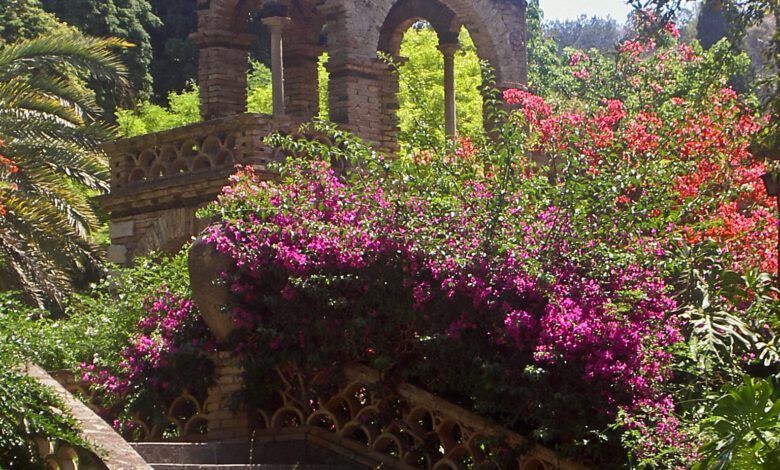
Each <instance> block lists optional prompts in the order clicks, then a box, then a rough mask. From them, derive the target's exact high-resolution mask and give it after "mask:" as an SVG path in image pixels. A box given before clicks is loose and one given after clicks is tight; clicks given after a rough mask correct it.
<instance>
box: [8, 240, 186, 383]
mask: <svg viewBox="0 0 780 470" xmlns="http://www.w3.org/2000/svg"><path fill="white" fill-rule="evenodd" d="M163 287H165V288H167V289H168V290H170V291H171V292H173V293H177V294H180V295H182V296H188V295H189V277H188V272H187V256H186V251H182V252H181V253H179V254H177V255H176V256H170V257H168V256H164V257H159V258H158V257H149V258H137V259H136V260H135V265H134V266H133V267H131V268H122V269H114V270H112V271H111V273H110V274H109V275H108V276H107V277H106V278H105V279H104V280H103V281H101V282H100V283H98V284H95V285H92V286H91V287H90V289H89V291H88V292H86V293H83V294H75V295H73V296H72V297H71V298H70V299H69V301H68V303H67V305H66V308H65V315H64V316H60V317H58V318H57V317H53V316H52V315H51V314H50V313H48V312H46V311H44V310H38V309H31V308H29V307H26V306H24V304H22V303H21V302H20V301H19V299H18V297H17V296H14V295H8V294H6V295H3V296H0V345H1V347H2V349H4V350H11V351H16V352H17V355H18V356H20V357H22V358H23V359H24V360H26V361H31V362H35V363H36V364H39V365H41V366H42V367H44V368H45V369H47V370H57V369H75V368H77V367H78V366H79V364H81V363H83V362H87V363H95V364H99V365H106V366H108V365H116V364H117V363H119V361H120V360H121V359H120V354H121V352H122V350H123V349H124V348H125V346H126V345H127V341H128V338H129V337H131V336H132V335H133V334H134V332H135V328H136V324H137V323H138V320H139V319H140V318H141V316H142V315H143V305H144V302H145V301H146V299H147V298H148V297H150V296H151V295H153V294H154V293H155V292H156V291H157V290H159V289H160V288H163Z"/></svg>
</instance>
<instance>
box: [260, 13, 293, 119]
mask: <svg viewBox="0 0 780 470" xmlns="http://www.w3.org/2000/svg"><path fill="white" fill-rule="evenodd" d="M289 22H290V18H287V17H284V16H271V17H268V18H263V24H264V25H266V26H268V29H269V30H270V31H271V78H272V85H273V106H274V117H281V116H284V57H283V55H284V52H283V50H282V43H283V39H282V31H284V27H285V26H286V25H287V24H288V23H289Z"/></svg>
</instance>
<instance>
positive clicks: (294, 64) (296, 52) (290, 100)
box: [284, 44, 322, 122]
mask: <svg viewBox="0 0 780 470" xmlns="http://www.w3.org/2000/svg"><path fill="white" fill-rule="evenodd" d="M321 53H322V48H321V47H318V46H316V45H307V44H300V45H294V46H290V47H287V48H286V49H285V54H284V92H285V95H286V99H287V115H288V116H289V117H290V118H292V119H294V120H295V121H298V122H307V121H311V120H312V118H314V117H315V116H317V114H318V113H319V107H320V105H319V88H318V84H319V82H318V76H317V61H318V60H319V56H320V54H321Z"/></svg>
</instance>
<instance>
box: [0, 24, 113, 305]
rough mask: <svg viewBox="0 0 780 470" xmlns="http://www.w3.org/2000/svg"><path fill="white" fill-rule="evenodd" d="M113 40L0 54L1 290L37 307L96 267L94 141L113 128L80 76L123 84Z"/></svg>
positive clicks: (104, 170) (100, 166)
mask: <svg viewBox="0 0 780 470" xmlns="http://www.w3.org/2000/svg"><path fill="white" fill-rule="evenodd" d="M124 45H127V44H126V43H123V42H122V41H120V40H118V39H95V38H88V37H85V36H83V35H81V34H77V33H68V34H61V35H52V36H46V37H41V38H37V39H33V40H30V41H24V42H21V43H17V44H15V45H10V46H5V47H2V48H0V138H2V139H3V140H4V143H3V147H2V148H0V153H2V154H3V155H4V156H5V157H6V158H7V160H8V161H9V162H10V163H9V164H7V165H3V166H2V167H0V182H1V183H2V184H0V201H2V203H3V205H4V206H5V215H4V216H3V217H0V285H2V286H4V287H9V286H10V287H14V288H21V289H24V290H25V291H26V292H27V293H28V294H29V296H30V298H31V299H33V300H34V301H35V302H36V303H38V304H39V305H41V306H45V305H50V304H52V303H53V304H60V303H61V302H62V299H63V296H64V294H65V293H66V292H68V291H69V290H70V287H71V286H72V283H73V281H74V280H75V279H76V278H77V276H78V275H79V274H80V273H81V272H83V271H84V270H85V269H86V268H87V267H89V266H94V265H96V264H97V263H98V256H97V253H96V249H95V248H94V246H93V245H92V244H91V238H92V235H93V231H94V229H95V227H96V226H97V219H96V217H95V214H94V213H93V210H92V208H91V207H90V205H89V202H88V196H89V194H90V191H92V192H93V193H94V192H98V193H99V192H101V191H104V190H106V189H107V182H106V180H107V177H108V165H107V162H106V159H105V156H104V155H103V154H102V152H101V150H100V146H99V145H100V142H102V141H103V140H105V139H107V138H111V137H113V133H112V131H111V130H110V129H109V128H108V127H106V126H105V125H103V124H101V123H100V121H98V120H96V116H97V115H98V113H99V111H100V110H99V107H98V106H97V104H96V102H95V101H94V98H93V96H94V95H93V94H92V93H91V92H89V90H87V89H86V88H84V87H83V85H82V83H83V82H82V81H81V80H79V79H78V78H75V77H79V76H84V75H89V76H91V77H93V78H95V79H96V80H97V79H101V80H107V81H112V82H114V83H116V84H119V85H124V84H126V80H125V75H126V74H125V69H124V66H123V65H122V64H121V61H120V60H119V58H118V57H117V55H116V54H114V53H113V52H111V49H112V48H114V47H118V46H124Z"/></svg>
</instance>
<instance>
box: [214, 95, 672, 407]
mask: <svg viewBox="0 0 780 470" xmlns="http://www.w3.org/2000/svg"><path fill="white" fill-rule="evenodd" d="M509 97H510V99H512V100H514V101H515V102H522V103H525V104H527V105H529V106H538V105H540V104H541V103H542V102H541V101H540V100H539V99H537V98H535V97H533V96H532V95H530V94H527V93H525V92H518V91H514V92H512V93H511V94H510V96H509ZM609 109H614V110H616V111H615V112H619V111H620V109H621V107H620V105H619V104H616V103H610V105H609ZM549 112H550V111H549V110H547V109H544V107H543V106H541V107H538V108H537V114H538V115H539V116H543V115H544V114H545V113H549ZM605 119H608V118H607V117H605ZM285 174H286V176H287V179H286V180H285V181H284V182H283V183H278V184H271V183H263V182H259V181H258V180H257V178H255V177H254V176H253V175H252V174H251V172H246V171H245V172H243V173H241V174H240V175H239V176H238V178H237V183H236V184H234V185H233V186H232V187H231V188H229V189H228V190H227V191H226V192H225V194H224V195H223V196H222V198H221V201H220V205H221V206H222V207H230V208H234V210H232V211H231V212H229V213H228V215H227V217H226V218H225V220H224V221H223V222H222V223H221V224H220V225H217V226H213V227H211V228H210V229H209V230H208V235H207V240H208V242H209V243H211V244H213V245H214V246H215V247H216V248H217V249H218V250H219V251H221V252H222V253H225V254H228V255H229V256H231V257H232V258H233V259H234V260H235V261H236V268H237V270H236V272H235V273H233V274H232V275H230V276H229V277H228V278H227V279H226V280H227V282H228V285H230V288H231V291H232V292H233V294H234V298H235V300H234V304H233V307H232V312H233V318H234V321H235V323H236V325H237V326H239V327H240V328H241V329H242V330H243V332H244V333H243V337H242V338H243V340H242V341H241V343H240V344H239V345H238V346H237V349H238V350H239V351H241V352H242V353H245V354H250V355H251V354H260V355H262V356H263V357H269V356H272V355H277V356H278V357H279V359H278V360H279V361H282V360H289V358H290V357H297V356H296V354H297V353H296V351H306V350H307V349H306V348H308V347H310V346H311V347H312V348H315V350H317V351H318V353H319V354H324V353H323V352H322V351H323V350H328V351H331V350H335V352H333V356H328V360H329V361H341V362H345V361H353V360H358V361H360V360H362V361H370V360H371V359H372V358H374V357H376V356H388V357H393V358H397V359H400V358H403V357H406V356H408V355H409V354H410V351H415V350H420V349H421V348H424V347H426V344H427V343H426V340H423V338H429V339H428V340H427V341H428V342H431V341H434V342H435V341H441V342H442V343H441V344H446V345H450V346H447V347H457V348H458V349H460V350H468V349H469V348H471V347H474V346H472V344H471V343H470V342H469V341H467V340H465V338H467V337H468V338H475V337H476V338H482V340H483V341H487V343H488V344H490V345H492V346H491V348H492V349H491V351H489V352H484V351H483V353H482V354H488V355H490V354H493V355H496V357H503V356H505V354H506V352H507V351H512V352H511V354H512V357H515V358H516V360H515V362H514V363H512V364H511V368H510V369H508V370H507V371H506V374H510V375H511V374H513V373H514V371H519V370H522V369H523V367H525V366H528V365H534V366H536V367H542V368H546V367H549V368H550V370H556V371H559V372H557V373H565V374H566V375H567V376H571V377H579V379H578V380H580V381H581V382H582V383H583V386H586V387H587V388H588V389H590V390H591V391H592V393H593V395H594V397H598V400H595V399H594V400H593V401H592V402H591V403H590V404H588V403H585V402H581V403H579V405H578V406H587V407H591V408H592V409H591V411H592V413H594V414H597V415H601V416H603V417H605V418H607V417H609V416H614V415H615V413H616V412H617V407H618V406H620V405H622V406H627V405H629V404H630V403H631V402H633V401H634V400H639V399H644V400H651V399H652V397H653V396H654V395H655V394H656V391H657V389H658V386H659V385H660V384H663V383H664V382H665V381H666V380H668V378H669V376H670V372H669V370H670V369H669V362H670V356H669V354H668V353H667V352H666V350H667V348H668V347H669V346H670V345H672V344H674V343H675V342H677V341H679V340H680V336H679V333H678V325H677V324H676V322H675V321H674V320H673V319H672V318H670V317H669V313H670V312H671V311H672V310H673V309H674V308H675V304H674V302H673V301H672V300H671V299H670V298H669V297H667V295H666V294H665V286H664V283H663V281H662V280H661V279H660V278H659V276H658V274H657V273H656V272H653V271H651V270H648V269H644V268H639V267H638V266H631V265H629V266H624V267H619V266H615V267H614V268H613V269H612V270H611V271H610V272H609V273H607V274H606V275H604V276H603V277H600V278H595V277H592V276H591V274H590V273H591V271H593V270H595V266H596V265H599V264H603V263H604V260H600V259H597V258H595V259H594V258H592V259H589V258H588V253H587V250H583V249H580V248H571V247H570V246H569V243H568V242H567V237H573V236H576V235H574V234H572V233H571V231H570V229H569V228H568V226H567V225H568V224H567V216H566V215H565V214H564V213H563V212H562V211H561V210H559V209H557V208H555V207H550V208H548V210H546V211H544V212H542V213H540V214H537V215H536V216H534V217H532V218H531V219H530V220H523V217H524V215H522V213H523V207H525V206H526V204H527V201H526V200H525V199H524V196H523V194H521V193H517V194H514V195H512V196H511V198H510V200H509V206H508V208H507V210H506V216H507V217H506V218H504V219H503V222H501V223H499V224H498V226H496V227H494V230H495V236H496V237H501V238H505V239H512V240H516V242H515V243H513V244H511V246H510V247H509V248H508V249H506V250H504V251H502V252H500V253H492V254H491V253H489V252H486V250H485V243H486V240H485V234H486V233H487V232H488V231H489V225H490V222H489V217H490V214H491V210H490V207H491V205H492V203H493V194H492V192H491V191H490V190H489V189H488V187H487V186H486V185H485V184H484V182H481V181H468V182H465V183H464V187H465V192H466V194H465V196H464V198H463V201H464V202H463V204H462V205H458V206H456V207H449V208H448V210H446V211H442V210H440V209H439V208H437V206H436V204H435V203H434V202H432V201H431V200H429V199H423V198H420V197H416V196H407V195H405V194H404V193H403V191H402V190H401V191H399V188H396V187H393V186H392V185H388V184H387V181H383V180H382V179H379V178H378V179H376V180H372V181H367V180H363V179H355V180H349V181H345V180H343V179H342V178H341V177H339V176H338V175H337V174H335V173H334V172H333V171H332V170H331V169H330V168H329V166H328V165H327V164H326V163H323V162H318V161H297V162H295V163H290V164H288V166H287V167H286V171H285ZM574 260H577V261H574ZM541 279H545V280H544V281H541ZM377 284H379V287H377ZM394 286H395V287H394ZM388 290H391V291H392V292H395V293H397V295H395V296H393V297H388V296H387V294H377V292H387V291H388ZM637 292H639V293H641V295H638V294H636V293H637ZM261 331H263V332H265V333H263V334H260V333H258V332H261ZM312 342H313V343H315V344H313V345H312ZM300 354H304V356H305V353H304V352H301V353H300ZM475 354H476V353H475ZM412 355H413V354H412ZM418 360H419V359H418ZM486 360H487V358H486ZM563 371H565V372H563ZM513 380H514V379H513ZM464 393H468V392H467V391H464Z"/></svg>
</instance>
